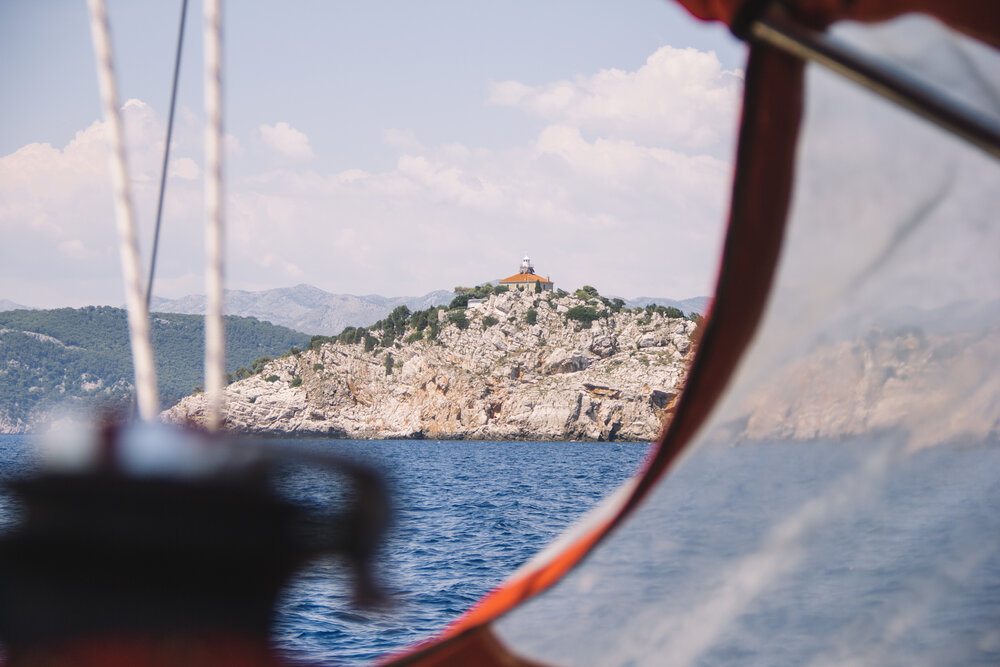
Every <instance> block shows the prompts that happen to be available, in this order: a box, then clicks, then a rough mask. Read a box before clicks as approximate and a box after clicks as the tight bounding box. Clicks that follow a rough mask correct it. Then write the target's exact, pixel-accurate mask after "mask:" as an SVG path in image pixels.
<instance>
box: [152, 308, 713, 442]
mask: <svg viewBox="0 0 1000 667" xmlns="http://www.w3.org/2000/svg"><path fill="white" fill-rule="evenodd" d="M583 303H584V302H583V301H581V300H579V299H577V298H576V297H574V296H566V297H562V298H559V297H557V296H556V295H552V294H548V295H539V294H533V293H520V292H516V291H513V292H509V293H506V294H499V295H496V294H495V295H492V296H490V298H489V300H488V302H486V303H483V304H481V305H479V306H477V307H475V308H469V309H468V310H466V311H465V312H466V317H467V318H468V320H469V327H468V328H467V329H464V330H462V329H459V328H458V326H456V325H455V324H450V323H448V322H447V321H443V322H442V323H441V327H442V328H441V331H440V333H439V334H438V336H437V338H436V340H427V339H426V338H425V339H423V340H420V341H417V342H413V343H408V344H407V343H401V342H397V343H396V344H394V345H392V346H390V348H389V349H384V348H382V347H376V348H375V349H374V350H372V351H368V352H366V351H365V349H364V346H363V345H360V344H344V343H324V344H323V345H322V346H320V347H318V349H313V350H306V351H303V352H301V353H300V354H298V355H288V356H285V357H282V358H279V359H276V360H275V361H273V362H271V363H270V364H268V365H267V366H266V367H265V368H264V370H263V372H262V373H259V374H257V375H254V376H252V377H249V378H246V379H244V380H241V381H238V382H235V383H233V384H231V385H229V387H228V388H227V389H226V403H227V415H228V416H227V422H228V425H229V427H230V428H232V429H235V430H238V431H243V432H250V433H272V434H296V435H330V436H336V437H346V438H435V439H443V438H469V439H484V440H485V439H490V440H493V439H496V440H505V439H530V440H547V439H556V440H640V441H641V440H652V439H654V438H655V437H656V436H657V434H658V433H659V431H660V429H661V425H662V421H663V419H664V415H665V413H669V410H670V408H671V405H672V401H673V399H674V398H675V396H676V395H677V394H678V392H679V391H680V387H681V385H682V384H683V381H684V378H685V375H686V371H687V365H688V357H689V356H690V354H691V351H692V348H691V335H692V333H693V332H694V329H695V323H694V322H691V321H689V320H686V319H680V318H667V317H665V316H663V315H662V314H656V313H653V314H649V313H635V312H627V311H621V312H618V313H611V314H610V316H609V317H606V318H601V319H598V320H595V321H594V322H593V323H592V326H591V327H590V328H586V327H584V326H581V325H580V324H579V323H578V322H576V321H573V320H567V319H566V318H565V316H564V313H566V311H567V310H568V309H569V308H571V307H573V306H575V305H582V304H583ZM592 305H595V306H596V308H597V309H598V310H602V309H603V308H604V306H602V305H601V304H600V303H599V302H594V303H593V304H592ZM531 308H534V309H535V310H536V311H537V321H536V323H535V324H528V322H527V317H526V316H527V313H528V310H529V309H531ZM486 318H492V319H495V320H497V322H496V323H495V324H492V325H484V319H486ZM442 319H443V315H442ZM490 321H492V320H487V323H488V322H490ZM410 333H411V331H407V334H410ZM389 354H391V355H392V361H391V367H392V372H391V373H387V371H386V356H387V355H389ZM273 376H277V380H273V381H270V382H269V381H268V378H273ZM203 407H204V404H203V397H202V396H201V395H194V396H189V397H187V398H185V399H183V400H182V401H181V402H180V403H179V404H177V405H176V406H174V407H173V408H171V409H170V410H167V411H166V412H165V413H164V418H165V420H167V421H170V422H174V423H182V422H196V423H197V422H200V421H201V420H202V416H203Z"/></svg>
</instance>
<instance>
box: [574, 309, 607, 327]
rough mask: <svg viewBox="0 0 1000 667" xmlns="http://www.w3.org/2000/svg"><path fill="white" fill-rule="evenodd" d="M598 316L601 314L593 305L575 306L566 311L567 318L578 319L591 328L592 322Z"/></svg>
mask: <svg viewBox="0 0 1000 667" xmlns="http://www.w3.org/2000/svg"><path fill="white" fill-rule="evenodd" d="M598 317H600V315H598V313H597V309H596V308H594V307H593V306H573V307H572V308H570V309H569V310H567V311H566V319H567V320H576V321H577V322H579V323H580V324H582V325H583V326H584V328H587V329H589V328H590V325H591V323H592V322H593V321H594V320H596V319H597V318H598Z"/></svg>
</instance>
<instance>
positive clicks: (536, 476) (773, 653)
mask: <svg viewBox="0 0 1000 667" xmlns="http://www.w3.org/2000/svg"><path fill="white" fill-rule="evenodd" d="M274 444H276V445H279V446H280V445H281V444H282V443H281V442H280V441H279V442H277V443H274ZM288 444H289V445H290V446H296V447H305V448H307V449H315V450H317V451H332V452H338V453H340V454H343V455H347V456H351V457H357V458H360V459H363V460H366V461H369V462H370V463H371V464H372V465H375V466H377V467H378V468H380V469H382V470H383V471H384V473H385V475H386V476H387V478H388V480H389V481H390V484H391V486H392V489H393V494H394V504H395V507H396V512H395V520H394V526H393V528H392V530H391V533H390V535H389V537H388V541H387V543H386V546H385V549H384V550H383V552H382V554H381V557H380V559H379V564H378V565H379V567H378V570H379V575H380V578H381V580H382V582H383V584H384V585H385V586H386V587H387V588H388V589H389V590H390V591H391V594H392V601H393V604H392V605H391V606H390V607H388V608H386V609H383V610H363V609H358V608H356V607H354V606H353V605H352V604H351V600H350V597H351V596H350V590H351V586H350V575H349V573H348V571H347V570H346V568H344V567H343V566H342V565H340V564H338V563H335V562H321V563H317V564H315V565H313V566H311V567H310V568H308V569H307V570H305V571H304V572H303V573H302V574H301V575H300V576H299V577H297V578H296V579H295V580H294V581H293V582H292V584H291V585H290V586H289V587H288V589H287V590H286V591H285V593H284V595H283V596H282V599H281V602H280V606H279V609H278V612H277V617H276V623H275V641H276V643H277V644H278V646H279V648H280V650H281V651H282V652H283V653H284V654H285V655H286V656H288V657H289V658H293V659H298V660H304V661H307V662H313V663H320V664H368V663H371V662H372V661H374V660H376V659H377V658H378V657H380V656H384V655H385V654H386V653H391V652H393V651H397V650H399V649H400V648H402V647H406V646H409V645H412V644H413V643H414V642H417V641H419V640H421V639H424V638H427V637H429V636H431V635H433V634H434V633H436V632H438V631H440V630H441V629H443V628H444V627H445V626H447V625H448V623H450V622H451V621H453V620H454V619H455V618H456V617H457V616H458V615H460V614H461V613H462V612H463V611H465V610H466V609H468V608H469V607H470V606H471V605H473V604H474V603H475V601H476V600H478V599H479V598H480V597H481V596H482V595H483V594H485V593H486V592H488V591H489V590H490V589H492V588H493V587H495V586H496V585H497V584H499V583H500V582H501V581H503V579H504V578H505V577H506V576H508V575H509V574H510V573H511V572H512V571H513V570H514V569H516V568H517V567H518V566H519V565H521V564H523V563H524V562H525V561H526V560H528V559H529V558H530V557H531V556H532V555H534V554H535V553H536V552H537V551H538V550H539V549H541V548H542V547H544V546H545V545H546V544H547V543H548V542H549V541H550V540H551V539H553V538H554V537H556V536H557V535H558V534H559V533H560V532H562V531H563V530H564V529H565V528H567V527H568V526H569V525H570V524H571V523H572V522H573V521H575V520H576V519H578V518H579V517H580V516H581V515H582V514H584V513H585V512H586V511H587V510H589V509H591V508H592V507H594V506H595V505H596V504H597V503H598V502H599V501H600V499H602V498H603V497H605V496H606V495H607V494H608V493H610V492H611V491H613V490H614V489H615V488H616V487H617V486H618V485H619V484H620V483H621V482H623V481H624V480H625V479H627V478H628V477H629V476H630V475H631V474H632V473H633V472H634V471H635V470H636V469H637V468H638V467H639V465H640V464H641V462H642V460H643V458H644V456H645V455H646V453H647V450H648V446H647V445H645V444H640V443H573V442H454V441H452V442H434V441H349V440H348V441H337V440H309V441H302V440H296V441H294V442H289V443H288ZM29 445H30V438H26V437H24V436H0V477H9V476H11V475H15V474H23V473H24V472H26V471H29V470H30V469H31V467H32V463H31V458H30V456H29V454H28V452H29V449H30V446H29ZM872 449H873V448H872V443H870V442H865V441H854V442H822V443H808V444H805V443H798V444H790V443H789V444H766V443H765V444H757V445H744V446H738V447H734V446H722V447H716V448H708V449H706V450H705V451H698V452H695V453H693V454H692V455H691V456H690V457H689V458H688V459H687V460H686V461H685V462H684V464H683V465H681V466H680V467H679V468H678V469H677V470H676V471H675V472H674V473H673V474H672V475H671V476H670V477H669V478H668V479H667V480H666V482H665V483H664V484H662V485H661V486H660V487H659V488H658V489H657V490H656V491H655V492H654V494H653V497H652V498H651V499H650V500H649V501H648V502H647V503H646V504H645V505H644V506H643V507H641V508H640V510H639V512H638V513H637V515H636V518H639V519H641V518H643V517H645V516H646V515H648V514H649V512H653V511H654V509H655V508H657V507H659V508H660V510H656V511H655V512H658V516H654V517H653V518H652V519H651V520H648V521H645V522H642V521H640V522H636V521H632V522H629V523H628V524H626V525H625V526H624V527H623V528H622V529H621V530H620V532H619V533H617V534H616V537H617V538H618V539H616V540H610V541H608V542H607V543H605V545H604V546H602V548H601V549H599V550H598V552H597V553H595V554H594V555H593V556H592V557H591V558H590V559H588V561H587V564H588V567H587V568H584V572H583V574H582V575H581V574H580V572H581V571H580V570H578V571H576V572H575V573H574V574H572V575H571V576H570V577H569V578H568V579H567V580H566V581H565V582H564V583H562V584H560V585H559V586H558V587H557V588H556V589H555V590H554V591H553V593H552V594H551V595H548V596H544V597H543V598H541V599H540V600H537V601H535V602H532V603H530V604H529V605H528V607H527V608H526V610H525V611H523V612H521V613H519V614H515V615H514V616H513V617H508V619H507V620H505V621H503V622H501V624H500V629H501V630H503V633H502V634H503V635H504V636H505V638H509V639H514V640H517V641H518V644H519V646H520V647H521V648H522V649H531V651H530V654H532V655H534V656H535V657H538V658H541V659H545V660H551V661H554V662H556V663H558V664H595V665H600V664H637V665H638V664H659V663H657V662H656V657H655V656H656V655H660V656H661V657H662V656H663V655H666V653H664V652H663V651H667V650H668V649H671V646H674V647H675V648H676V645H683V644H684V640H685V637H675V636H673V635H671V634H670V633H669V632H668V633H667V635H665V636H664V637H663V639H670V641H671V642H673V644H670V643H667V644H662V645H657V640H655V634H653V635H650V634H649V632H647V630H648V629H647V628H646V627H645V626H644V625H642V623H633V625H632V626H630V630H631V632H632V633H633V634H635V635H636V637H637V639H636V641H635V642H633V641H629V642H626V644H627V645H628V646H630V647H632V648H635V649H636V650H639V648H640V647H641V646H645V647H646V649H647V650H646V652H645V653H644V654H643V655H642V656H639V655H629V656H625V655H622V654H619V653H615V652H614V651H611V649H609V648H607V647H608V641H609V640H610V641H612V642H614V640H615V637H619V638H620V636H621V633H622V632H623V631H624V630H623V629H622V628H621V627H620V624H618V623H611V624H609V619H610V618H615V617H620V616H621V615H622V614H621V612H622V610H629V609H630V610H632V611H633V612H635V611H636V610H637V609H639V608H641V607H643V605H651V606H650V607H649V608H650V613H649V614H643V615H641V618H645V620H647V621H649V622H652V623H655V624H660V625H662V624H663V623H665V622H669V623H670V624H671V625H670V627H676V628H681V627H683V625H684V620H685V618H687V617H689V616H690V615H691V614H692V613H698V609H699V606H701V607H704V606H705V604H706V603H708V604H709V605H711V604H712V603H711V602H710V601H711V600H712V595H710V594H711V593H713V588H712V586H711V585H710V584H712V583H713V582H715V583H716V584H717V583H718V582H717V581H716V579H718V578H719V577H722V578H723V579H725V578H726V577H727V576H730V575H732V576H736V575H738V574H739V573H740V572H741V571H742V570H743V569H744V566H745V564H746V560H745V559H746V557H747V556H748V555H751V556H752V554H754V552H755V551H757V550H758V549H760V548H761V543H762V540H765V541H766V536H767V535H769V534H772V535H773V534H774V528H775V527H777V528H778V530H779V532H780V531H782V530H786V529H787V524H788V520H789V518H793V519H794V518H795V517H797V516H799V515H801V514H803V513H805V515H806V516H809V515H810V512H811V511H812V510H811V509H810V508H811V506H812V505H813V504H815V503H816V502H817V501H818V500H822V499H823V498H825V497H830V496H831V494H832V496H833V497H841V496H843V497H844V498H847V499H850V498H853V497H857V498H858V501H859V502H858V503H853V502H845V501H844V500H840V501H838V502H839V505H838V506H839V507H840V509H841V510H842V511H840V513H839V514H837V515H836V516H833V517H832V518H831V519H830V520H829V521H827V522H826V523H824V524H823V525H817V526H816V527H815V530H814V532H813V533H812V537H810V538H809V541H808V542H807V543H804V544H803V546H805V547H807V548H808V549H809V553H811V554H812V556H809V558H810V559H814V560H815V562H812V561H809V562H810V563H811V564H810V565H808V566H807V567H806V566H804V567H799V568H790V569H788V570H787V571H782V572H783V574H781V575H780V576H778V577H777V578H775V580H774V582H773V585H771V586H769V587H768V589H767V590H766V591H765V592H763V593H761V595H760V596H759V597H758V598H756V599H755V600H754V602H753V604H751V605H750V606H748V607H747V608H746V609H745V610H744V611H743V612H742V613H741V614H739V615H737V616H734V617H733V619H732V622H731V624H730V625H729V626H727V627H728V630H726V631H725V632H722V633H721V634H719V636H718V642H717V645H716V646H715V648H712V649H708V650H707V651H706V652H705V653H703V654H702V655H701V657H700V659H696V660H694V661H693V663H692V664H698V665H714V664H759V665H769V664H824V663H822V661H820V662H817V656H818V655H820V654H822V653H826V654H827V655H829V654H830V651H831V650H832V649H831V647H837V646H841V645H842V646H843V648H837V651H839V653H837V652H835V653H834V655H840V656H841V657H842V658H844V660H846V661H847V662H852V660H853V661H854V662H855V663H857V664H900V665H902V664H917V663H920V664H983V665H986V664H1000V447H997V446H996V445H995V444H994V445H992V446H970V447H941V448H933V449H931V450H927V451H922V452H919V453H917V454H915V455H907V456H905V457H903V458H902V459H900V460H898V461H895V462H893V463H892V465H890V466H889V467H888V468H886V469H885V471H884V472H882V473H880V475H879V477H878V484H877V486H876V487H874V489H873V490H870V491H869V492H868V494H867V496H868V497H867V498H863V497H861V496H862V495H864V494H859V493H858V492H857V491H856V490H854V487H852V486H851V480H856V479H857V477H858V474H859V472H863V471H864V469H865V466H866V465H867V464H866V462H868V461H870V459H871V456H872ZM338 483H339V482H338V480H337V479H336V478H334V477H332V476H331V475H330V474H329V473H326V472H323V471H321V470H317V469H315V468H306V467H301V466H295V467H289V468H287V469H285V470H283V471H282V473H281V475H280V479H279V481H278V485H279V490H280V492H281V493H282V494H283V495H286V496H288V497H290V498H296V499H299V500H301V501H304V502H307V503H313V504H315V503H324V502H327V501H328V500H329V499H330V498H332V497H335V496H336V494H337V486H338ZM0 499H2V497H0ZM862 501H863V502H862ZM9 521H10V513H9V512H8V511H7V508H6V507H2V506H0V524H2V523H7V524H8V525H9ZM640 524H641V525H640ZM650 540H652V542H651V541H650ZM792 546H795V545H794V544H793V545H792ZM654 547H655V548H654ZM792 555H794V550H793V553H792ZM787 560H788V554H786V553H785V552H780V553H777V554H775V555H774V556H773V558H771V559H770V560H769V561H768V562H769V563H773V564H777V565H780V564H781V563H784V562H786V561H787ZM595 568H596V569H595ZM595 571H596V572H598V573H601V572H603V573H604V574H603V578H601V579H598V580H597V581H596V582H594V581H590V580H587V577H588V576H591V578H592V574H593V572H595ZM587 572H591V575H588V574H587ZM585 580H586V581H585ZM630 582H631V583H630ZM636 582H638V583H639V584H640V586H639V588H637V589H633V588H631V586H633V585H634V584H635V583H636ZM735 584H738V586H737V587H736V588H735V589H733V590H735V591H737V592H740V591H743V592H745V590H744V589H745V584H744V583H741V582H734V585H735ZM581 587H583V588H587V589H588V590H592V592H593V591H598V592H601V595H600V596H590V597H589V598H587V597H586V596H585V597H584V598H578V599H577V601H576V602H573V604H572V607H571V608H572V609H573V610H574V613H572V614H565V613H564V611H565V606H564V605H561V603H560V599H561V598H562V597H563V596H564V595H567V594H572V593H573V591H575V590H579V589H581ZM722 590H728V589H722ZM714 592H715V593H718V592H719V590H715V591H714ZM727 595H728V593H727ZM929 599H932V600H933V601H934V604H935V605H936V606H934V607H929V606H928V604H929V603H928V600H929ZM914 601H918V602H919V601H923V602H921V604H920V605H919V606H916V602H914ZM560 608H562V611H559V609H560ZM707 608H709V609H711V606H709V607H707ZM718 616H719V615H718V614H714V615H712V616H711V617H709V619H710V620H711V621H713V622H714V621H717V620H719V618H718ZM538 619H543V620H544V626H545V628H546V632H542V633H539V632H538V631H537V629H538V623H537V622H536V621H537V620H538ZM671 619H673V620H671ZM887 619H888V621H887ZM894 619H896V620H894ZM885 628H888V630H886V629H885ZM889 631H891V633H894V634H891V635H886V634H884V632H889ZM581 632H582V633H583V637H584V639H587V641H580V639H579V636H580V633H581ZM674 634H676V633H674ZM640 635H641V636H642V637H644V638H645V639H643V640H642V641H639V639H638V637H639V636H640ZM869 635H871V636H869ZM553 636H566V637H577V639H576V640H571V645H567V644H565V643H562V644H560V643H558V642H553V641H551V640H552V637H553ZM671 638H672V639H671ZM858 638H861V639H864V640H865V641H866V642H867V643H868V644H869V645H873V646H875V647H876V648H878V651H876V652H875V653H871V652H868V653H865V652H862V653H861V654H860V655H862V656H867V659H866V658H865V657H861V658H860V659H855V658H858V655H856V654H855V652H856V651H858V650H860V649H859V639H858ZM650 647H652V650H653V652H652V653H650V652H649V649H650ZM602 650H607V651H611V652H602ZM938 658H940V660H939V659H938ZM942 661H943V662H942ZM682 662H683V661H682ZM841 662H843V661H842V660H834V661H833V662H831V663H829V664H840V663H841Z"/></svg>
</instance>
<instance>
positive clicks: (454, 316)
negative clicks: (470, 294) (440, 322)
mask: <svg viewBox="0 0 1000 667" xmlns="http://www.w3.org/2000/svg"><path fill="white" fill-rule="evenodd" d="M448 321H449V322H451V323H452V324H454V325H455V326H457V327H458V328H459V329H468V328H469V319H468V318H467V317H466V316H465V311H464V310H455V311H452V312H450V313H448Z"/></svg>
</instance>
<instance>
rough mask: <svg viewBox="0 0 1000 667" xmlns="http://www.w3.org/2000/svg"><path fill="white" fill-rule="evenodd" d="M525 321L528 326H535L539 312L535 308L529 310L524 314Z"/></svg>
mask: <svg viewBox="0 0 1000 667" xmlns="http://www.w3.org/2000/svg"><path fill="white" fill-rule="evenodd" d="M524 321H525V322H527V323H528V324H534V323H535V322H537V321H538V311H537V310H535V309H534V308H529V309H528V312H527V313H525V314H524Z"/></svg>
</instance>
